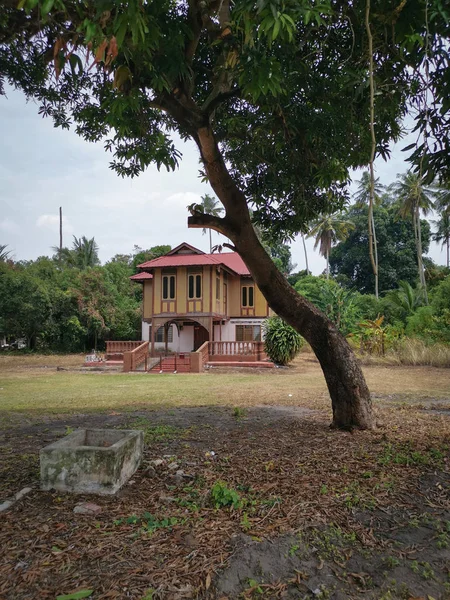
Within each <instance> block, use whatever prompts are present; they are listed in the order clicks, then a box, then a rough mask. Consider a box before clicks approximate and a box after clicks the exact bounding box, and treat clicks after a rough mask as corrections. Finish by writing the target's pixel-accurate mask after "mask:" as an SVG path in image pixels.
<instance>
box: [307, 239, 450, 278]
mask: <svg viewBox="0 0 450 600" xmlns="http://www.w3.org/2000/svg"><path fill="white" fill-rule="evenodd" d="M301 235H302V242H303V251H304V253H305V263H306V274H307V275H309V264H308V252H307V250H306V241H305V234H304V233H302V234H301ZM447 262H448V261H447ZM447 266H448V265H447Z"/></svg>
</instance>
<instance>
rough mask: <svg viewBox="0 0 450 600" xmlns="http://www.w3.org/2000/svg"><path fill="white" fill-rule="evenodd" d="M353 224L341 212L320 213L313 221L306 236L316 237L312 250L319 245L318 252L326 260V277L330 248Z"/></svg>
mask: <svg viewBox="0 0 450 600" xmlns="http://www.w3.org/2000/svg"><path fill="white" fill-rule="evenodd" d="M354 228H355V226H354V225H353V223H352V222H351V221H348V220H346V219H345V218H344V216H343V215H342V213H334V214H332V215H322V216H320V217H318V218H317V219H316V220H315V221H313V223H312V226H311V229H310V230H309V233H308V237H314V238H315V239H316V241H315V243H314V250H316V248H317V247H318V246H319V254H320V255H321V256H323V257H325V259H326V261H327V269H326V274H327V279H329V278H330V250H331V247H332V245H333V244H334V243H335V242H338V241H343V240H345V239H346V238H347V237H348V235H349V233H350V231H351V230H352V229H354Z"/></svg>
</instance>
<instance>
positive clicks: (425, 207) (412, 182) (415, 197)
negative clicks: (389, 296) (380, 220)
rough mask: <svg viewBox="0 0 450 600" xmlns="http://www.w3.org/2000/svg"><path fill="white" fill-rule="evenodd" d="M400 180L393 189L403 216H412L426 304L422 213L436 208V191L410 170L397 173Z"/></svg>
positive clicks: (426, 302) (425, 213)
mask: <svg viewBox="0 0 450 600" xmlns="http://www.w3.org/2000/svg"><path fill="white" fill-rule="evenodd" d="M397 179H398V181H397V182H395V183H394V184H392V189H393V191H394V192H395V194H396V196H397V206H398V213H399V215H400V216H401V217H402V218H406V217H408V216H411V217H412V221H413V228H414V239H415V241H416V249H417V266H418V270H419V281H420V285H421V286H422V287H423V289H424V293H425V304H428V296H427V289H426V281H425V273H424V269H423V259H422V228H421V224H420V213H421V212H422V214H423V215H424V216H425V217H426V216H427V215H428V214H429V213H430V212H431V211H432V210H433V208H434V202H433V200H432V196H433V195H435V191H433V190H431V189H430V188H427V187H425V186H424V185H422V181H421V178H420V176H419V175H417V174H416V173H412V172H411V171H408V172H407V173H403V174H401V175H397Z"/></svg>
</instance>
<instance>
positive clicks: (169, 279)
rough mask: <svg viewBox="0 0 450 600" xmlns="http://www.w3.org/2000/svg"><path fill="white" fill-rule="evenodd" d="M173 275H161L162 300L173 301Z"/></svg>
mask: <svg viewBox="0 0 450 600" xmlns="http://www.w3.org/2000/svg"><path fill="white" fill-rule="evenodd" d="M175 288H176V286H175V275H163V278H162V297H163V300H175Z"/></svg>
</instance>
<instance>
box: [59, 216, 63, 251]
mask: <svg viewBox="0 0 450 600" xmlns="http://www.w3.org/2000/svg"><path fill="white" fill-rule="evenodd" d="M62 247H63V245H62V206H60V207H59V256H61V252H62Z"/></svg>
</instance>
